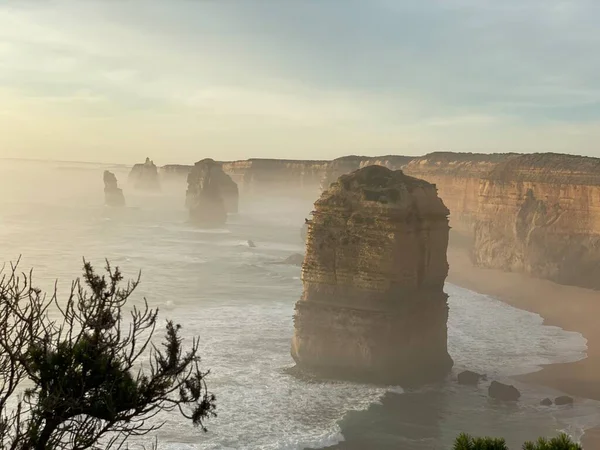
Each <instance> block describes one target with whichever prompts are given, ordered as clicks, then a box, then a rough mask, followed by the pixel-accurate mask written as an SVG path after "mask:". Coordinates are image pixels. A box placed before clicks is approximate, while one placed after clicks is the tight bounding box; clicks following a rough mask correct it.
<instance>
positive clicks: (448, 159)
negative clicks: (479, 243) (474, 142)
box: [403, 152, 518, 238]
mask: <svg viewBox="0 0 600 450" xmlns="http://www.w3.org/2000/svg"><path fill="white" fill-rule="evenodd" d="M516 156H518V155H516V154H513V153H503V154H491V155H490V154H478V153H451V152H436V153H431V154H428V155H425V156H423V157H420V158H414V159H413V160H412V161H410V162H409V163H408V164H407V165H406V166H405V167H404V169H403V170H404V172H405V173H406V174H408V175H411V176H413V177H417V178H422V179H423V180H426V181H429V182H430V183H434V184H435V185H436V186H437V188H438V194H439V196H440V197H441V199H442V200H443V201H444V204H445V205H446V206H447V207H448V209H449V210H450V226H451V227H452V228H453V230H454V231H456V232H458V233H461V234H463V235H465V236H468V237H469V238H470V237H472V235H473V226H474V224H475V221H476V220H477V211H478V208H479V184H480V181H481V178H482V177H484V176H486V175H487V174H488V173H489V172H490V171H491V170H493V169H494V168H495V167H496V166H497V165H498V164H500V163H501V162H503V161H506V160H509V159H511V158H514V157H516Z"/></svg>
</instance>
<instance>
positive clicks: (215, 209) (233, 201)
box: [186, 159, 239, 226]
mask: <svg viewBox="0 0 600 450" xmlns="http://www.w3.org/2000/svg"><path fill="white" fill-rule="evenodd" d="M238 199H239V197H238V188H237V185H236V184H235V182H234V181H233V180H232V179H231V178H230V177H229V175H227V174H226V173H224V172H223V169H222V168H221V165H220V164H218V163H216V162H215V161H214V160H212V159H203V160H202V161H199V162H197V163H196V164H195V165H194V168H193V169H192V171H191V172H190V174H189V175H188V189H187V193H186V206H187V207H188V209H189V211H190V219H191V221H192V222H194V223H196V224H199V225H206V226H222V225H224V224H225V222H226V220H227V213H236V212H237V211H238Z"/></svg>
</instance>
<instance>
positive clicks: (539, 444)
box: [452, 433, 583, 450]
mask: <svg viewBox="0 0 600 450" xmlns="http://www.w3.org/2000/svg"><path fill="white" fill-rule="evenodd" d="M452 450H508V447H507V446H506V441H505V440H504V439H502V438H490V437H482V438H479V437H478V438H474V437H472V436H469V435H468V434H466V433H461V434H460V435H459V436H458V437H457V438H456V441H454V447H452ZM523 450H583V449H582V447H581V445H579V444H576V443H574V442H573V441H572V440H571V438H570V437H569V436H567V435H566V434H564V433H561V434H559V435H558V436H557V437H555V438H552V439H550V440H547V439H546V438H539V439H538V440H537V441H536V442H526V443H525V444H523Z"/></svg>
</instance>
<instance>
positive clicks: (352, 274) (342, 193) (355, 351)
mask: <svg viewBox="0 0 600 450" xmlns="http://www.w3.org/2000/svg"><path fill="white" fill-rule="evenodd" d="M447 215H448V210H447V208H446V207H445V206H444V204H443V203H442V201H441V200H440V199H439V197H438V196H437V193H436V188H435V186H434V185H432V184H429V183H427V182H425V181H423V180H419V179H416V178H412V177H409V176H406V175H404V174H403V173H402V172H401V171H391V170H389V169H387V168H385V167H382V166H369V167H365V168H363V169H360V170H358V171H356V172H353V173H351V174H349V175H344V176H342V177H340V179H339V180H338V181H337V182H336V183H334V184H333V185H332V186H331V188H330V189H328V190H327V191H325V192H324V193H323V194H322V195H321V198H320V199H319V200H318V201H317V202H316V203H315V211H314V212H313V220H311V221H309V222H308V239H307V246H306V257H305V260H304V264H303V270H302V280H303V284H304V290H303V295H302V298H301V299H300V300H299V301H298V303H297V304H296V313H295V317H294V325H295V333H294V338H293V341H292V356H293V358H294V360H295V361H296V363H297V365H298V366H299V367H301V368H305V369H309V370H310V371H312V372H316V373H318V374H323V375H326V376H333V377H339V378H348V377H350V378H354V377H357V378H360V379H364V380H368V381H375V382H384V383H399V382H404V381H415V380H417V381H424V380H430V379H436V378H439V377H441V376H443V375H444V374H445V373H446V372H447V371H448V370H449V369H450V367H451V366H452V360H451V358H450V356H449V355H448V352H447V325H446V323H447V319H448V306H447V295H446V294H445V293H444V292H443V285H444V280H445V279H446V276H447V273H448V263H447V259H446V250H447V245H448V231H449V227H448V219H447Z"/></svg>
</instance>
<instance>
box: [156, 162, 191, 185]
mask: <svg viewBox="0 0 600 450" xmlns="http://www.w3.org/2000/svg"><path fill="white" fill-rule="evenodd" d="M193 168H194V166H186V165H182V164H168V165H166V166H162V167H160V168H159V169H158V175H159V177H160V180H161V182H167V183H185V182H186V180H187V177H188V175H189V174H190V172H191V171H192V169H193Z"/></svg>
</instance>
